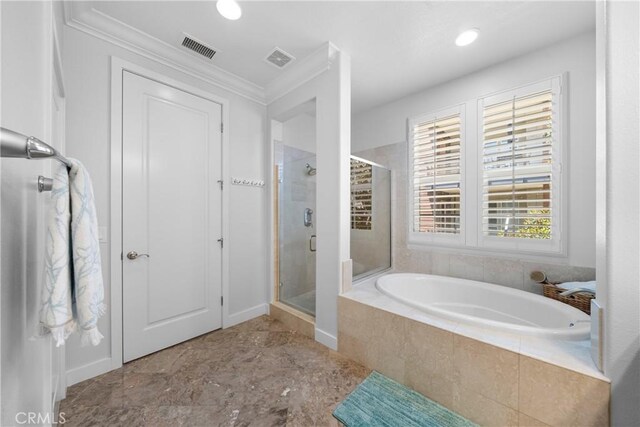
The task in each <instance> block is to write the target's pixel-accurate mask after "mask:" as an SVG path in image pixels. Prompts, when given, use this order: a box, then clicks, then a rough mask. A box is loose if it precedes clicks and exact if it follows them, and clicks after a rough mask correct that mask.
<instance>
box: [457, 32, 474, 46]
mask: <svg viewBox="0 0 640 427" xmlns="http://www.w3.org/2000/svg"><path fill="white" fill-rule="evenodd" d="M478 34H479V31H478V30H476V29H475V28H472V29H470V30H467V31H463V32H461V33H460V35H458V37H457V38H456V45H457V46H467V45H469V44H471V43H473V42H474V41H476V39H477V38H478Z"/></svg>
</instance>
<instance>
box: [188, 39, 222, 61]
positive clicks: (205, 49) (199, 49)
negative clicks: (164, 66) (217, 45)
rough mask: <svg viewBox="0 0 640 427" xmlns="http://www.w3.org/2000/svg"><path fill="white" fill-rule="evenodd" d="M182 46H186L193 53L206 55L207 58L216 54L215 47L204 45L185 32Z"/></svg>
mask: <svg viewBox="0 0 640 427" xmlns="http://www.w3.org/2000/svg"><path fill="white" fill-rule="evenodd" d="M182 46H184V47H186V48H187V49H191V50H192V51H194V52H195V53H198V54H200V55H202V56H206V57H207V58H209V59H211V58H213V55H215V54H216V51H215V49H212V48H210V47H209V46H206V45H204V44H202V43H200V42H199V41H196V40H194V39H193V38H192V37H190V36H189V35H187V34H185V37H184V40H182Z"/></svg>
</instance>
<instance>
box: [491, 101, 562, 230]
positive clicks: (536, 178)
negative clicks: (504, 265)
mask: <svg viewBox="0 0 640 427" xmlns="http://www.w3.org/2000/svg"><path fill="white" fill-rule="evenodd" d="M553 101H554V100H553V92H552V91H551V90H545V91H542V92H538V93H533V94H529V95H526V96H518V97H516V96H514V97H512V98H511V99H510V100H508V101H505V102H500V103H495V104H492V105H485V106H484V108H483V111H482V114H483V115H482V117H483V128H482V137H483V140H482V170H483V172H482V176H483V182H482V189H483V191H482V207H481V209H482V229H483V233H484V235H485V236H494V237H504V238H525V239H536V240H544V239H552V238H554V236H552V218H554V216H553V210H554V209H559V207H558V206H553V205H552V191H557V189H556V188H554V187H553V185H552V184H553V182H554V179H553V161H554V159H553V157H552V154H553V143H554V138H553V135H552V130H553V118H554V115H553V105H554V103H553ZM556 182H557V181H556Z"/></svg>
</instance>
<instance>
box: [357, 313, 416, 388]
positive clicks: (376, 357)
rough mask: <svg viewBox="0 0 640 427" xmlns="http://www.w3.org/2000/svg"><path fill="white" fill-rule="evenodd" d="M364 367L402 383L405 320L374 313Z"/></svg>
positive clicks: (391, 315) (393, 315) (388, 314)
mask: <svg viewBox="0 0 640 427" xmlns="http://www.w3.org/2000/svg"><path fill="white" fill-rule="evenodd" d="M371 320H372V322H371V323H370V324H369V325H367V326H368V327H369V328H370V331H371V332H370V333H371V338H370V339H369V341H368V345H367V355H366V359H365V360H366V361H365V366H367V367H368V368H371V369H374V370H376V371H378V372H380V373H381V374H383V375H386V376H388V377H390V378H392V379H394V380H396V381H398V382H400V383H402V382H404V367H405V363H404V362H405V360H404V356H405V351H404V350H405V325H406V320H407V319H406V318H404V317H402V316H398V315H396V314H393V313H390V312H388V311H384V310H378V309H376V310H375V311H374V314H373V317H372V319H371Z"/></svg>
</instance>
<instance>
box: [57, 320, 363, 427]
mask: <svg viewBox="0 0 640 427" xmlns="http://www.w3.org/2000/svg"><path fill="white" fill-rule="evenodd" d="M369 373H370V371H369V370H368V369H366V368H364V367H363V366H361V365H359V364H357V363H354V362H353V361H351V360H349V359H347V358H345V357H343V356H341V355H339V354H337V353H335V352H333V351H331V350H329V349H327V348H326V347H325V346H323V345H321V344H318V343H316V342H314V341H313V340H310V339H308V338H307V337H304V336H302V335H300V334H298V333H295V332H292V331H290V330H289V329H288V328H287V327H285V326H284V325H283V324H282V323H281V322H279V321H277V320H275V319H273V318H271V317H267V316H262V317H260V318H257V319H254V320H250V321H248V322H245V323H242V324H240V325H236V326H234V327H232V328H229V329H224V330H218V331H215V332H212V333H209V334H206V335H203V336H201V337H198V338H195V339H193V340H190V341H187V342H185V343H182V344H178V345H176V346H174V347H170V348H167V349H165V350H162V351H159V352H157V353H154V354H151V355H149V356H146V357H143V358H141V359H137V360H135V361H132V362H130V363H127V364H125V365H124V366H123V367H122V368H120V369H116V370H114V371H111V372H109V373H107V374H104V375H101V376H99V377H96V378H93V379H90V380H87V381H84V382H81V383H79V384H76V385H74V386H72V387H70V388H69V389H68V391H67V398H66V399H65V400H63V401H62V402H61V404H60V411H61V412H64V413H65V418H66V419H67V422H66V423H65V426H89V425H110V426H120V425H121V426H154V427H156V426H177V425H192V426H211V425H242V426H246V425H259V426H266V425H284V424H286V425H291V426H310V425H323V426H325V425H326V426H337V425H338V423H337V421H335V419H334V418H333V417H332V415H331V413H332V412H333V410H334V409H335V407H336V406H337V405H338V403H339V402H341V401H342V400H343V399H344V398H345V397H346V396H347V395H348V394H349V393H350V392H351V391H352V390H353V389H355V387H356V386H357V385H358V384H359V383H360V382H362V381H363V380H364V378H366V377H367V376H368V375H369Z"/></svg>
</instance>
